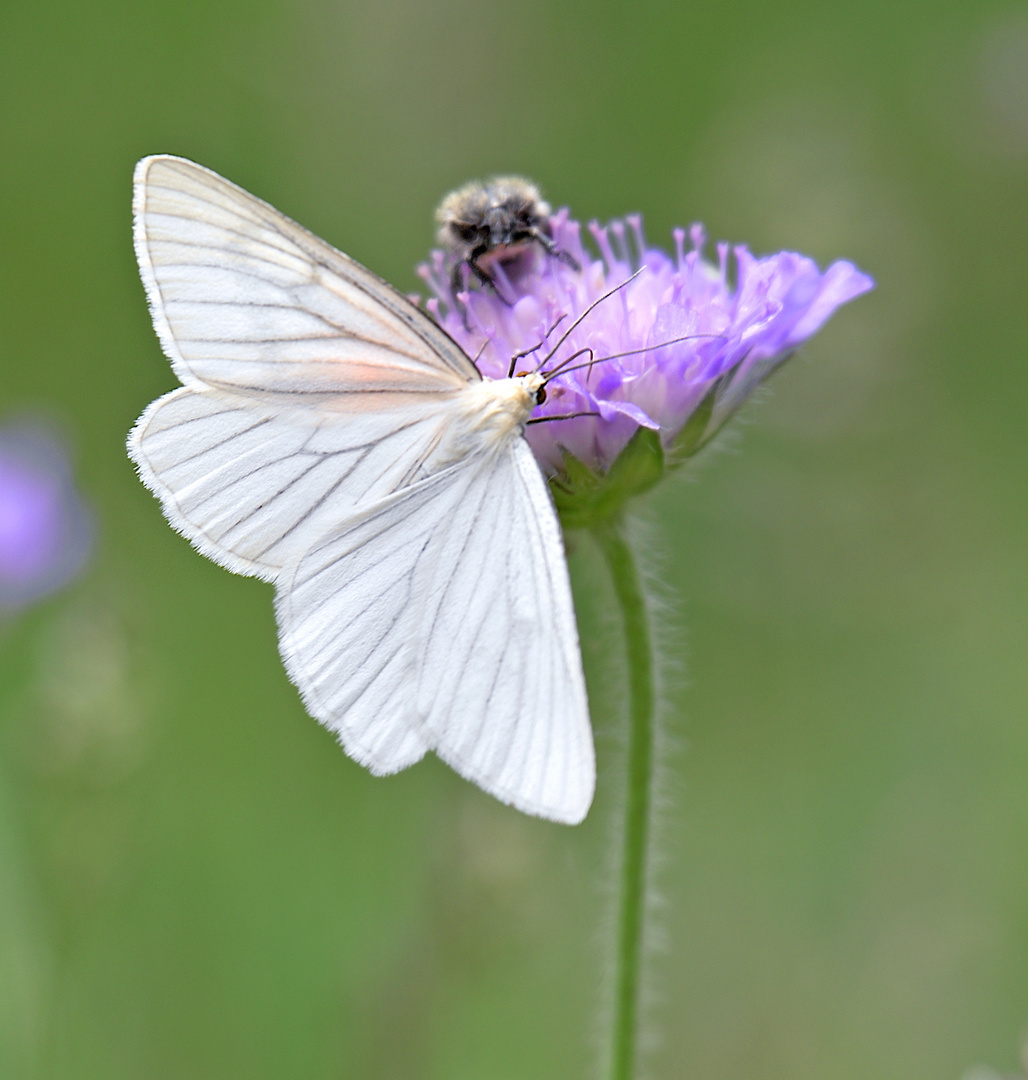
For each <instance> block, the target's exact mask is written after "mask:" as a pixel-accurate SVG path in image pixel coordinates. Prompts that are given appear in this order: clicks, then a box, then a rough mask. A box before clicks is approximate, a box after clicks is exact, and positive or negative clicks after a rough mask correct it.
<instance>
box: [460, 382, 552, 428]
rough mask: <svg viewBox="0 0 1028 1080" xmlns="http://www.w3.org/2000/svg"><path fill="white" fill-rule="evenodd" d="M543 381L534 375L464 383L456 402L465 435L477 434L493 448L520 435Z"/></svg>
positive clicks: (534, 405) (535, 402)
mask: <svg viewBox="0 0 1028 1080" xmlns="http://www.w3.org/2000/svg"><path fill="white" fill-rule="evenodd" d="M545 381H546V380H545V379H544V378H543V376H542V375H539V374H537V373H536V372H530V373H529V374H527V375H518V376H517V377H516V378H513V379H483V380H482V381H481V382H473V383H468V385H467V386H466V387H465V388H464V389H463V390H461V392H460V395H459V396H458V401H459V403H460V406H461V408H462V411H463V419H464V420H465V421H466V423H467V425H468V426H467V430H468V432H469V433H470V432H475V433H480V434H478V435H477V439H478V440H482V439H483V438H484V439H487V440H489V441H490V442H493V443H494V444H495V445H496V446H501V445H504V444H506V443H507V442H508V441H509V440H510V439H511V438H513V437H514V436H515V435H520V434H521V433H522V431H523V430H524V427H525V423H526V422H527V420H528V418H529V417H530V416H531V415H532V410H533V409H534V408H535V407H536V404H537V401H538V394H539V391H540V390H541V389H542V388H543V386H544V385H545Z"/></svg>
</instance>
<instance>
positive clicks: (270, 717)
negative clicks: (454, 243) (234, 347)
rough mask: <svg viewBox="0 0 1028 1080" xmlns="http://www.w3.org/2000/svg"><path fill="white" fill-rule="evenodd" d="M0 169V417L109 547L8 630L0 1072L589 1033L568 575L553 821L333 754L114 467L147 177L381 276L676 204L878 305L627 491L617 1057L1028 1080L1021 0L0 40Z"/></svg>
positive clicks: (428, 1047) (604, 664) (193, 28)
mask: <svg viewBox="0 0 1028 1080" xmlns="http://www.w3.org/2000/svg"><path fill="white" fill-rule="evenodd" d="M0 134H2V139H0V147H2V150H0V153H2V164H0V260H2V261H0V419H3V418H4V417H6V416H10V415H13V414H15V413H24V412H26V411H30V412H35V413H37V414H39V413H42V414H45V415H47V416H50V417H51V418H53V419H54V420H55V421H56V422H57V423H58V424H59V425H61V426H62V428H63V430H64V432H65V433H66V435H67V437H68V439H69V442H70V443H71V445H72V446H73V447H74V449H75V454H76V458H77V475H78V478H79V482H80V485H81V487H82V489H83V490H84V492H85V493H86V494H87V496H88V497H89V498H90V499H91V501H92V503H93V506H94V509H95V512H96V516H97V520H98V526H99V543H98V546H97V550H96V553H95V556H94V558H93V561H92V563H91V566H90V568H89V571H88V573H86V574H85V575H84V576H82V577H81V578H80V579H79V580H78V581H77V582H76V583H75V584H74V585H72V586H71V587H69V588H68V589H66V590H65V591H64V592H62V593H60V594H58V595H56V596H54V597H52V598H50V599H48V600H46V601H45V602H43V603H41V604H39V605H38V606H36V607H35V608H33V609H32V610H29V611H26V612H24V613H23V614H22V615H20V616H19V618H18V619H17V620H16V621H14V622H12V623H10V624H9V625H8V626H6V627H4V628H0V1076H2V1077H5V1078H6V1077H11V1078H15V1080H21V1078H23V1077H26V1078H33V1080H34V1078H42V1077H45V1078H48V1080H49V1078H54V1080H57V1078H61V1080H65V1078H67V1080H90V1078H94V1077H96V1078H104V1080H118V1078H129V1077H132V1078H135V1077H145V1078H147V1080H160V1078H169V1080H171V1078H175V1080H180V1078H182V1077H189V1078H224V1077H231V1078H236V1077H238V1078H269V1080H270V1078H281V1077H298V1078H304V1080H306V1078H329V1077H331V1078H345V1080H348V1078H361V1080H364V1078H369V1077H382V1078H393V1077H395V1078H407V1080H422V1078H424V1080H480V1078H482V1077H488V1078H489V1080H521V1078H525V1077H532V1078H534V1080H547V1078H561V1080H566V1078H575V1077H583V1078H584V1077H587V1076H591V1075H593V1064H594V1062H595V1060H596V1057H597V1053H598V1047H599V1046H600V1045H601V1044H602V1031H603V1025H602V1013H601V1012H600V1011H599V1010H600V1007H601V1006H602V1001H603V994H602V990H601V989H598V987H602V985H603V981H604V979H605V977H606V974H607V957H608V948H609V941H608V939H609V933H608V932H607V929H608V928H609V914H608V907H607V905H608V900H609V892H610V884H609V878H610V873H609V871H610V865H611V861H612V854H611V850H610V848H611V843H610V838H611V833H612V823H613V820H614V812H615V810H616V806H617V801H618V786H619V779H620V765H619V761H620V759H619V756H618V755H619V745H620V742H619V723H620V720H619V712H618V708H617V695H618V686H619V674H618V666H617V660H616V657H617V656H618V655H619V654H618V649H619V640H618V635H617V622H616V619H615V617H614V615H613V614H612V608H611V606H610V604H609V595H608V585H607V582H606V579H605V577H604V575H603V567H602V565H601V564H600V562H599V559H598V557H597V554H596V552H595V550H594V549H593V548H592V547H591V545H590V543H589V542H588V540H587V539H584V538H583V539H580V540H573V541H572V549H573V550H572V556H571V563H572V573H573V576H574V580H575V586H576V596H577V598H578V602H579V609H580V610H579V617H580V622H581V629H582V636H583V644H584V651H585V655H586V665H587V669H588V676H589V680H590V688H591V694H592V698H593V703H594V713H595V721H596V726H597V730H598V736H599V750H600V757H601V762H600V764H601V775H600V786H599V794H598V798H597V801H596V805H595V808H594V811H593V813H592V815H591V816H590V818H589V820H588V821H587V822H586V824H585V825H584V826H582V827H580V828H578V829H565V828H562V827H560V826H555V825H550V824H547V823H544V822H540V821H535V820H530V819H528V818H525V817H522V816H520V815H518V814H517V813H515V812H513V811H509V810H507V809H505V808H504V807H502V806H500V805H499V804H497V803H494V802H492V801H491V800H489V799H488V798H487V797H486V796H484V795H482V794H481V793H480V792H478V791H477V789H475V788H473V787H471V786H470V785H468V784H466V783H464V782H463V781H461V780H460V779H459V778H458V777H456V776H455V775H454V774H452V773H451V772H449V771H448V770H447V769H445V768H444V767H442V766H441V765H439V763H438V762H436V761H434V760H433V761H427V762H424V763H422V764H421V765H419V766H417V767H416V768H413V769H411V770H409V771H408V772H406V773H404V774H402V775H401V776H399V777H396V778H393V779H390V780H375V779H373V778H371V777H370V776H368V775H367V774H366V773H365V772H363V771H362V770H361V769H360V768H359V767H358V766H356V765H354V764H353V763H352V762H350V761H349V760H348V759H346V758H345V757H344V755H343V754H342V753H341V752H340V751H339V750H338V749H337V748H336V746H335V744H334V742H333V740H332V738H331V736H330V735H329V734H328V733H326V732H325V731H323V730H322V729H320V728H319V727H318V725H317V724H315V723H314V722H313V721H311V720H310V719H308V718H307V717H306V716H305V714H304V711H303V708H302V706H301V704H300V702H299V699H298V697H297V695H296V693H295V691H294V689H293V688H292V686H291V685H290V684H289V682H288V680H287V679H286V676H285V674H284V673H283V670H282V667H281V664H280V662H279V659H278V655H277V649H276V643H275V628H274V619H273V615H272V608H271V589H270V588H269V587H268V586H266V585H262V584H260V583H258V582H255V581H252V580H244V579H242V578H239V577H234V576H232V575H230V574H227V573H226V572H224V571H223V570H220V569H218V568H217V567H215V566H214V565H213V564H211V563H209V562H207V561H205V560H204V559H202V558H200V557H199V556H198V555H197V554H196V553H195V552H194V551H192V549H191V548H190V547H189V545H188V544H187V543H186V542H185V541H184V540H182V539H181V538H179V537H178V536H176V535H175V534H174V533H173V532H172V530H171V529H170V528H168V526H167V525H166V523H165V522H164V520H163V518H162V517H161V514H160V511H159V508H158V505H157V503H156V501H155V500H154V499H153V498H152V497H151V496H150V495H149V494H148V493H147V492H146V491H145V490H144V489H143V487H142V486H141V485H140V484H139V483H138V482H137V481H136V479H135V477H134V475H133V471H132V469H131V467H130V465H129V463H128V461H127V460H126V458H125V454H124V449H123V446H124V438H125V433H126V432H127V430H128V428H129V427H130V425H131V424H132V422H133V420H134V419H135V417H136V415H137V414H138V413H139V412H140V411H141V410H142V408H143V407H144V406H145V405H146V404H147V403H148V402H149V401H150V400H151V399H152V398H154V397H156V396H157V395H158V394H160V393H162V392H164V391H166V390H168V389H170V388H171V387H172V386H173V385H174V384H175V380H174V378H173V376H172V374H171V371H170V368H169V366H168V364H167V363H166V361H165V360H164V359H163V357H162V355H161V352H160V349H159V347H158V345H157V342H156V339H155V337H154V335H153V332H152V329H151V326H150V320H149V317H148V315H147V311H146V305H145V303H144V297H143V291H142V287H141V286H140V284H139V280H138V277H137V274H136V269H135V261H134V258H133V255H132V248H131V238H130V214H129V205H130V180H131V175H132V166H133V164H134V162H135V161H136V159H137V158H139V157H141V156H142V155H144V154H148V153H154V152H171V153H176V154H182V155H185V156H187V157H191V158H194V159H195V160H197V161H200V162H202V163H204V164H206V165H208V166H210V167H212V168H214V169H217V170H218V171H219V172H222V173H224V174H225V175H227V176H228V177H230V178H231V179H233V180H235V181H236V182H238V183H240V184H242V185H243V186H244V187H246V188H248V189H249V190H251V191H253V192H255V193H257V194H259V195H260V196H262V197H264V198H266V199H268V200H269V201H271V202H272V203H273V204H274V205H276V206H278V207H280V208H281V209H282V210H284V211H285V212H286V213H288V214H290V215H291V216H293V217H295V218H296V219H298V220H299V221H301V222H303V223H304V224H306V225H307V226H309V227H310V228H312V229H313V230H314V231H315V232H317V233H319V234H320V235H322V236H324V237H326V238H327V239H329V240H330V241H331V242H333V243H335V244H336V245H337V246H339V247H341V248H343V249H344V250H346V251H347V252H349V253H350V254H352V255H353V256H355V257H356V258H358V259H360V260H361V261H362V262H364V263H366V264H367V265H368V266H370V267H372V268H373V269H375V270H377V271H378V272H380V273H381V274H383V275H384V276H385V277H387V278H389V279H390V280H391V281H393V282H395V283H396V284H397V285H398V286H400V287H401V288H403V289H406V290H413V289H416V288H417V287H418V284H419V283H418V280H417V278H416V277H415V274H414V266H415V264H416V263H417V262H418V261H419V260H420V259H421V258H423V256H424V254H425V252H426V250H427V248H428V246H429V244H430V242H431V238H432V231H433V230H432V223H431V215H432V211H433V208H434V206H435V205H436V203H437V201H438V200H439V198H440V197H441V196H442V195H443V194H444V193H446V192H447V191H448V190H450V189H451V188H452V187H453V186H455V185H456V184H458V183H460V182H462V181H464V180H466V179H468V178H471V177H475V176H482V175H486V174H490V173H493V172H496V171H502V170H514V171H518V172H523V173H525V174H527V175H529V176H532V177H533V178H535V179H536V180H537V181H538V182H539V183H540V184H541V185H542V186H543V188H544V190H545V192H546V193H547V195H548V196H549V197H550V199H551V200H552V201H553V202H554V203H556V204H557V205H562V204H567V205H569V206H570V207H571V208H572V211H573V212H574V213H575V215H576V216H578V217H581V218H584V219H589V218H592V217H597V218H600V219H606V218H609V217H611V216H613V215H616V214H622V213H624V212H627V211H631V210H642V211H643V212H644V213H645V215H646V223H647V230H648V234H649V236H650V238H651V240H660V241H661V242H664V238H665V237H667V235H668V231H669V229H670V228H671V227H672V226H673V225H675V224H688V223H689V222H691V221H694V220H703V221H705V222H706V224H707V226H708V228H709V230H710V232H711V234H712V235H713V236H714V237H715V238H725V239H730V240H734V241H745V242H748V243H749V244H750V245H751V246H752V248H753V249H754V250H755V251H757V252H768V251H774V250H778V249H780V248H785V247H788V248H795V249H797V250H800V251H804V252H807V253H809V254H811V255H813V256H814V257H816V258H817V259H818V260H819V261H820V262H821V263H822V264H825V263H827V262H829V261H831V260H833V259H835V258H839V257H846V258H850V259H853V260H854V261H855V262H857V263H858V265H860V266H861V267H862V268H863V269H865V270H867V271H869V272H870V273H871V274H873V275H874V276H875V278H876V279H877V281H878V288H877V290H876V291H875V292H874V293H872V294H871V295H870V296H868V297H864V298H861V299H860V300H858V301H856V302H855V303H853V304H852V305H850V306H849V307H847V308H845V309H843V310H842V311H841V312H840V313H839V314H838V315H837V316H836V318H835V319H834V320H833V321H832V322H831V323H830V324H829V326H828V327H827V329H826V330H825V331H824V332H823V333H822V334H821V335H820V336H819V337H818V338H817V339H816V340H815V341H814V342H813V343H811V344H810V345H809V346H808V347H807V348H806V349H805V350H804V351H803V353H802V354H801V356H800V357H799V358H798V359H797V360H794V361H793V362H792V363H791V364H790V365H789V366H788V367H787V368H786V369H785V370H784V371H783V373H782V374H781V375H779V376H776V378H775V380H774V382H773V386H772V388H771V392H770V393H769V394H768V395H766V398H767V400H766V402H765V403H764V404H762V405H760V406H758V407H755V408H750V409H749V410H748V411H747V414H746V416H745V417H744V418H743V421H742V422H736V424H735V425H734V428H733V432H732V433H730V434H729V436H728V438H727V439H724V440H722V442H721V444H720V449H715V450H714V451H713V452H711V453H709V454H708V455H707V456H706V458H705V459H704V461H703V462H702V463H701V465H700V467H699V468H697V469H696V470H694V472H693V473H692V475H691V476H676V477H675V478H673V479H671V480H669V481H667V482H666V483H665V484H664V485H663V486H662V487H661V488H660V489H658V491H657V492H655V493H654V495H653V497H652V498H650V499H649V500H648V501H647V502H646V503H645V504H644V505H641V506H640V508H639V509H640V516H641V518H642V519H643V522H644V526H643V528H642V531H641V539H642V541H643V543H644V544H645V547H646V550H647V551H648V552H649V553H650V554H649V555H648V559H649V564H650V568H651V572H652V575H653V577H654V579H655V581H656V582H657V587H658V590H659V592H660V594H661V596H662V598H663V601H664V606H665V609H666V614H665V617H664V618H665V624H666V625H665V628H664V631H665V637H666V639H667V652H668V655H669V660H670V662H671V667H672V668H673V670H672V671H671V672H670V675H669V679H668V703H669V707H668V710H667V712H668V716H667V720H668V734H669V740H668V741H669V744H670V745H671V747H672V749H671V752H670V753H669V755H668V756H667V758H666V764H665V773H666V776H665V797H664V803H665V808H664V821H665V825H664V828H663V830H662V833H661V841H660V846H661V851H662V856H663V858H662V862H663V869H662V871H661V874H660V893H661V897H662V900H663V914H662V927H663V928H662V933H661V941H660V942H659V945H658V947H657V950H656V952H657V960H656V965H655V967H656V975H657V978H656V982H655V987H656V993H655V997H656V1001H655V1004H654V1008H653V1010H652V1017H653V1020H652V1023H651V1030H652V1032H653V1033H654V1035H655V1036H657V1038H656V1039H655V1040H654V1041H655V1043H656V1045H655V1047H654V1049H653V1051H652V1054H651V1056H650V1065H651V1074H652V1075H653V1076H654V1077H661V1078H668V1080H670V1078H678V1077H703V1078H705V1080H722V1078H724V1080H728V1078H732V1080H744V1078H745V1080H751V1078H753V1077H761V1078H762V1080H815V1078H816V1080H823V1078H825V1077H831V1078H833V1080H836V1078H838V1080H849V1078H852V1080H858V1078H859V1080H867V1078H869V1077H874V1078H880V1080H889V1078H896V1080H901V1078H902V1080H920V1078H936V1077H939V1078H952V1080H959V1077H960V1076H961V1075H962V1074H963V1073H964V1071H965V1070H966V1069H967V1068H969V1067H971V1066H972V1065H974V1064H976V1063H988V1064H990V1065H992V1066H995V1067H997V1068H1007V1069H1010V1068H1013V1067H1014V1064H1015V1061H1016V1056H1017V1043H1018V1039H1019V1035H1020V1032H1021V1029H1022V1025H1024V1024H1025V1023H1026V1022H1028V783H1026V775H1028V717H1026V704H1028V663H1026V660H1025V643H1026V640H1028V570H1026V559H1025V546H1026V544H1025V541H1026V537H1028V507H1026V501H1025V497H1024V496H1025V492H1024V483H1025V475H1026V465H1028V440H1026V439H1025V411H1026V410H1025V406H1026V395H1028V369H1026V366H1025V340H1026V338H1028V304H1026V298H1025V292H1026V286H1028V273H1026V271H1028V231H1026V225H1028V186H1026V179H1028V9H1026V8H1025V7H1024V6H1021V5H1014V4H1010V3H992V2H982V0H973V2H972V0H960V2H940V0H920V2H914V0H901V2H898V3H897V2H893V3H877V2H873V0H854V2H851V3H847V4H822V3H815V2H813V0H792V2H780V3H770V4H768V3H763V2H757V0H736V2H722V3H713V2H709V0H708V2H706V3H700V4H682V5H672V4H659V5H657V4H652V5H651V4H636V5H622V4H612V3H607V2H597V0H591V2H589V3H582V2H574V3H561V4H556V5H553V4H546V3H542V2H539V0H527V2H522V3H519V4H517V5H497V4H482V3H472V2H470V0H450V2H448V3H439V4H432V3H417V2H412V0H382V2H379V3H377V4H370V3H369V4H364V5H356V4H353V3H346V2H342V3H339V2H327V0H281V2H270V0H258V2H256V3H255V2H247V3H242V2H239V0H230V2H224V3H217V4H211V3H199V2H188V3H181V2H180V3H175V4H160V3H156V2H154V0H133V2H128V0H124V2H118V0H96V2H94V3H90V4H85V3H40V4H20V5H15V4H6V5H4V8H3V12H2V14H0ZM646 522H648V524H645V523H646ZM612 658H614V659H612ZM598 1017H599V1018H598Z"/></svg>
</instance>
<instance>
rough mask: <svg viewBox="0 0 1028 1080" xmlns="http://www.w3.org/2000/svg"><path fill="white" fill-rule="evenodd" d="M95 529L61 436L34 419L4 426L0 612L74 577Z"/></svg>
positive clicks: (0, 435)
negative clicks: (77, 489) (71, 468)
mask: <svg viewBox="0 0 1028 1080" xmlns="http://www.w3.org/2000/svg"><path fill="white" fill-rule="evenodd" d="M92 533H93V530H92V524H91V521H90V515H89V513H88V511H87V509H86V507H85V504H84V503H83V501H82V498H81V497H80V496H79V494H78V492H77V491H76V490H75V487H74V485H73V483H72V480H71V475H70V472H69V467H68V459H67V455H66V453H65V451H64V448H63V446H62V444H61V442H60V440H59V439H58V438H57V436H56V434H55V433H54V432H52V431H51V430H50V429H49V428H47V427H45V426H43V425H41V424H37V423H33V422H31V421H15V422H11V423H8V424H6V425H4V426H2V427H0V615H2V614H3V613H5V612H10V611H13V610H15V609H17V608H20V607H24V606H25V605H26V604H30V603H32V602H33V601H35V600H38V599H39V598H40V597H42V596H45V595H46V594H47V593H50V592H53V591H54V590H55V589H58V588H60V586H62V585H64V584H65V583H66V582H68V581H69V580H71V578H73V577H74V576H75V575H76V574H77V573H78V572H79V570H81V568H82V566H83V565H84V563H85V561H86V558H87V556H88V554H89V550H90V547H91V543H92Z"/></svg>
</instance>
